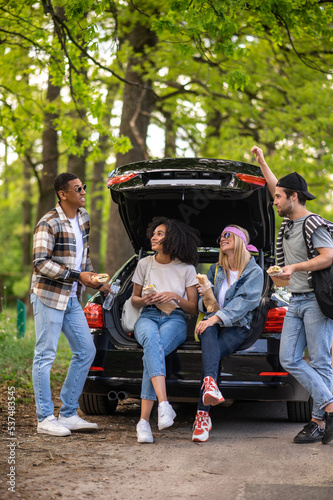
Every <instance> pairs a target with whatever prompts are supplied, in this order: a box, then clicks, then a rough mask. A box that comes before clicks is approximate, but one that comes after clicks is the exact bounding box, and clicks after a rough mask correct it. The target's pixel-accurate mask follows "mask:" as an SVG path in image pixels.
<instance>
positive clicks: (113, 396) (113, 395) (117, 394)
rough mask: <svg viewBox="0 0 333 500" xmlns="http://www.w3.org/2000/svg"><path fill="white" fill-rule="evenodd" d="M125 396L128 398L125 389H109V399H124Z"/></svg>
mask: <svg viewBox="0 0 333 500" xmlns="http://www.w3.org/2000/svg"><path fill="white" fill-rule="evenodd" d="M127 398H128V393H127V392H125V391H119V392H116V391H110V392H109V393H108V399H109V400H110V401H115V400H116V399H118V400H119V401H124V400H125V399H127Z"/></svg>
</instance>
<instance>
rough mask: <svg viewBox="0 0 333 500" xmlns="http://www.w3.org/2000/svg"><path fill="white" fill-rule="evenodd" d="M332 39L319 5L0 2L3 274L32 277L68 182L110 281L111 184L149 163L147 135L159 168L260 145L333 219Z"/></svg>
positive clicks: (254, 0) (237, 154)
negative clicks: (34, 243) (156, 144)
mask: <svg viewBox="0 0 333 500" xmlns="http://www.w3.org/2000/svg"><path fill="white" fill-rule="evenodd" d="M332 26H333V2H332V1H323V0H248V1H246V2H245V1H243V0H214V1H213V0H159V1H157V0H141V1H140V2H138V1H135V0H114V1H112V0H111V1H110V0H108V1H107V0H99V1H93V0H70V1H68V0H42V1H39V2H38V1H32V0H26V1H25V2H17V1H16V0H0V42H1V43H0V55H1V68H2V71H1V74H0V134H1V143H0V148H1V149H0V162H1V164H0V168H1V171H0V175H1V178H0V191H1V200H0V204H1V205H0V207H1V215H0V218H1V222H2V224H1V232H0V234H1V240H2V241H7V242H8V243H9V245H10V247H11V248H12V251H11V252H10V253H8V252H7V251H5V250H4V248H3V245H1V249H0V253H1V258H0V262H1V264H0V271H1V272H5V271H6V270H8V269H9V268H10V269H13V270H15V271H17V272H21V271H23V270H24V269H27V268H28V262H29V258H30V256H29V250H28V248H29V245H31V241H30V240H29V237H28V235H29V234H30V235H31V232H32V230H33V226H34V224H35V222H36V217H37V218H38V216H40V215H41V214H42V213H43V212H45V210H47V209H48V208H50V207H52V206H53V205H54V202H55V200H54V195H53V192H52V181H53V179H54V177H55V176H56V174H57V173H59V172H61V171H64V170H71V171H74V172H75V173H76V174H77V175H79V176H80V177H82V178H84V180H85V182H87V184H88V187H89V188H90V195H89V197H88V200H89V207H88V208H89V209H91V212H92V213H91V219H92V220H91V223H92V224H91V225H92V227H94V228H95V229H94V230H95V234H94V238H93V241H94V244H93V245H94V246H93V255H94V259H95V262H96V267H97V268H102V267H105V266H106V267H107V270H108V271H111V268H113V266H114V267H115V268H116V267H117V266H118V262H117V259H118V260H119V259H121V258H123V254H124V253H125V254H126V253H129V252H130V249H129V247H127V250H126V251H124V252H123V254H122V255H120V256H119V257H118V256H116V258H115V262H111V261H110V260H108V259H109V258H110V257H109V256H108V255H109V254H110V253H112V246H113V243H112V238H114V235H116V237H117V239H119V241H120V244H119V245H118V246H119V247H122V248H123V247H124V248H125V246H126V236H125V235H122V234H121V231H122V230H121V228H120V225H119V220H117V218H116V215H115V214H113V213H112V210H114V207H112V205H111V208H110V210H111V211H110V212H109V205H110V200H109V193H108V192H107V190H106V187H105V180H106V176H107V173H108V171H110V170H112V168H113V167H114V166H115V165H116V164H117V165H119V164H122V163H124V162H127V161H136V160H141V159H145V158H151V157H153V154H154V153H153V152H151V151H149V148H148V146H147V137H148V134H149V131H150V130H151V127H152V125H154V126H155V127H157V128H155V130H156V129H157V130H159V131H160V132H159V140H160V142H161V143H163V146H164V155H165V156H183V155H187V156H188V155H190V154H191V155H193V156H207V157H218V158H227V159H228V158H229V159H236V160H242V161H248V162H251V161H252V160H251V157H250V153H249V151H250V148H251V146H252V145H253V144H255V143H256V144H258V145H259V146H261V147H263V149H264V151H265V153H266V155H267V156H268V163H269V164H270V165H271V166H272V167H273V169H274V171H275V173H276V175H277V176H279V175H280V176H281V175H283V174H285V173H287V172H291V171H295V170H297V171H298V172H299V173H301V174H302V175H304V177H306V179H307V181H308V184H309V188H310V190H312V191H314V192H315V193H316V194H317V200H315V201H314V202H312V204H313V205H311V209H312V210H313V211H318V212H320V213H321V214H323V215H326V216H327V217H331V218H332V217H333V215H332V209H333V208H332V205H331V183H332V178H331V176H332V174H333V172H332V137H333V134H332V120H331V116H332V102H333V100H332V78H333V74H332V67H333V65H332V61H333V30H332ZM120 109H121V112H119V110H120ZM21 204H23V205H24V209H23V211H22V209H21ZM106 233H108V237H107V235H106ZM106 240H107V245H106ZM22 245H23V247H22ZM106 246H107V247H108V253H106ZM104 258H105V262H104V264H105V266H103V261H104ZM9 261H10V262H11V265H10V266H9ZM13 263H14V264H13ZM27 272H28V271H27ZM25 283H26V281H25ZM24 286H26V285H24ZM24 286H23V285H22V287H21V288H22V289H23V288H24ZM16 287H17V288H20V287H19V285H17V284H16Z"/></svg>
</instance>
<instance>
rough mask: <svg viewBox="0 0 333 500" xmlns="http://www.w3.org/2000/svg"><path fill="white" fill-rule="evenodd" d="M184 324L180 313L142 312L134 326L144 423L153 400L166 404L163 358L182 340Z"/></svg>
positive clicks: (183, 317)
mask: <svg viewBox="0 0 333 500" xmlns="http://www.w3.org/2000/svg"><path fill="white" fill-rule="evenodd" d="M186 330H187V326H186V321H185V316H184V314H183V313H182V312H179V311H173V312H172V313H171V314H170V316H167V315H166V314H164V313H161V312H160V311H158V310H154V309H148V310H147V311H144V312H143V313H142V315H141V317H140V318H139V320H138V321H137V323H136V325H135V338H136V340H137V341H138V342H139V344H141V345H142V347H143V352H144V356H143V376H142V388H141V398H142V411H143V412H144V413H145V415H146V417H144V416H143V415H142V418H145V420H148V419H149V417H148V418H147V415H148V413H149V414H150V412H151V409H152V407H153V402H154V400H156V396H157V399H158V401H159V403H160V402H162V401H166V400H167V396H166V385H165V375H166V371H165V357H166V356H167V355H168V354H170V353H171V352H172V351H174V350H175V349H177V347H178V346H179V345H180V344H181V343H183V342H184V341H185V339H186Z"/></svg>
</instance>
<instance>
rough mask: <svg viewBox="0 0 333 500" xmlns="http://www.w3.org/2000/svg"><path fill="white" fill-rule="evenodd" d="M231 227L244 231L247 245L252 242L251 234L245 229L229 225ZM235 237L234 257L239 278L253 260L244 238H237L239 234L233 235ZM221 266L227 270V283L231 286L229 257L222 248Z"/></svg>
mask: <svg viewBox="0 0 333 500" xmlns="http://www.w3.org/2000/svg"><path fill="white" fill-rule="evenodd" d="M228 226H230V227H235V228H237V229H239V230H240V231H242V233H244V235H245V238H246V243H247V244H248V243H249V242H250V236H249V233H248V232H247V230H246V229H243V228H242V227H240V226H236V224H228ZM231 234H233V236H234V239H235V249H234V257H235V265H236V268H237V271H238V278H239V277H240V275H241V274H242V272H243V271H244V269H245V268H246V266H247V265H248V263H249V261H250V259H251V254H250V252H249V251H248V250H247V249H246V247H245V244H244V241H243V240H242V238H240V237H239V236H237V234H234V233H231ZM219 265H220V266H221V267H223V269H224V270H225V273H226V276H227V281H228V284H230V266H229V261H228V256H227V255H226V254H225V253H223V252H222V250H221V248H220V254H219ZM238 278H237V279H238Z"/></svg>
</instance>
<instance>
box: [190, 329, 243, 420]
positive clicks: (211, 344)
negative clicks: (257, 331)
mask: <svg viewBox="0 0 333 500" xmlns="http://www.w3.org/2000/svg"><path fill="white" fill-rule="evenodd" d="M248 334H249V330H248V329H247V328H246V327H244V326H231V327H222V328H221V327H220V326H219V325H217V324H215V325H213V326H209V327H208V328H206V330H205V331H204V332H203V334H202V335H201V336H200V340H201V352H202V378H201V387H202V383H203V380H204V378H205V377H208V376H210V377H212V378H213V379H214V380H215V381H216V382H217V379H218V376H219V371H220V361H221V359H223V358H225V357H226V356H229V355H230V354H232V353H233V352H235V351H236V350H237V349H238V348H239V347H240V346H241V345H242V344H243V343H244V341H245V339H246V338H247V336H248ZM202 393H203V390H202V389H201V388H200V397H199V402H198V410H204V411H209V409H210V406H204V404H203V402H202Z"/></svg>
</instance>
